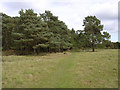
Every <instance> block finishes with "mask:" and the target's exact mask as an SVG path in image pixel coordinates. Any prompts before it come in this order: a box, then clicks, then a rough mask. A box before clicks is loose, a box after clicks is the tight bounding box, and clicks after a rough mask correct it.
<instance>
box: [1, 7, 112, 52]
mask: <svg viewBox="0 0 120 90" xmlns="http://www.w3.org/2000/svg"><path fill="white" fill-rule="evenodd" d="M19 15H20V16H16V17H11V16H8V15H6V14H4V13H2V35H3V37H2V41H3V42H2V46H3V47H2V49H3V50H14V51H15V52H17V53H19V54H30V53H33V52H34V54H38V53H40V52H63V51H66V50H70V49H74V48H77V49H89V48H93V51H94V48H95V46H97V45H98V46H99V45H101V46H103V45H104V46H105V47H108V46H110V47H112V45H113V44H112V43H111V42H110V41H109V39H110V35H109V33H107V32H103V33H101V31H102V30H103V25H101V21H100V20H99V19H97V18H96V17H95V16H88V17H85V19H84V20H83V26H84V30H74V28H72V29H71V30H70V29H68V27H67V25H66V24H65V23H64V22H63V21H61V20H59V18H58V16H54V15H53V14H52V13H51V11H45V12H44V13H40V14H39V15H38V14H37V13H35V12H34V10H32V9H26V10H23V9H21V10H20V11H19ZM108 42H110V43H109V44H110V45H108Z"/></svg>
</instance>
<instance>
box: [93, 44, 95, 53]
mask: <svg viewBox="0 0 120 90" xmlns="http://www.w3.org/2000/svg"><path fill="white" fill-rule="evenodd" d="M92 51H93V52H94V51H95V45H94V43H93V48H92Z"/></svg>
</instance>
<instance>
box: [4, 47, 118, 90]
mask: <svg viewBox="0 0 120 90" xmlns="http://www.w3.org/2000/svg"><path fill="white" fill-rule="evenodd" d="M2 65H3V67H2V68H3V71H2V75H3V76H2V87H3V88H117V87H118V50H117V49H99V50H97V51H96V52H75V51H69V52H66V53H51V54H46V55H43V56H41V55H37V56H31V55H26V56H25V55H24V56H17V55H9V56H3V63H2Z"/></svg>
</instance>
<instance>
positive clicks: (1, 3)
mask: <svg viewBox="0 0 120 90" xmlns="http://www.w3.org/2000/svg"><path fill="white" fill-rule="evenodd" d="M118 1H119V0H0V12H3V13H6V14H7V15H10V16H19V14H18V11H19V10H20V9H21V8H22V9H33V10H34V11H35V12H36V13H38V14H39V13H43V12H44V11H45V10H50V11H51V12H52V13H53V14H54V15H55V16H58V17H59V20H62V21H64V22H65V23H66V25H67V26H68V28H69V29H71V28H74V29H75V30H83V26H82V25H83V19H84V18H85V17H86V16H88V15H92V16H94V15H95V16H96V17H97V18H98V19H100V20H101V22H102V24H103V25H104V31H107V32H108V33H110V35H111V41H114V42H115V41H118Z"/></svg>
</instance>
